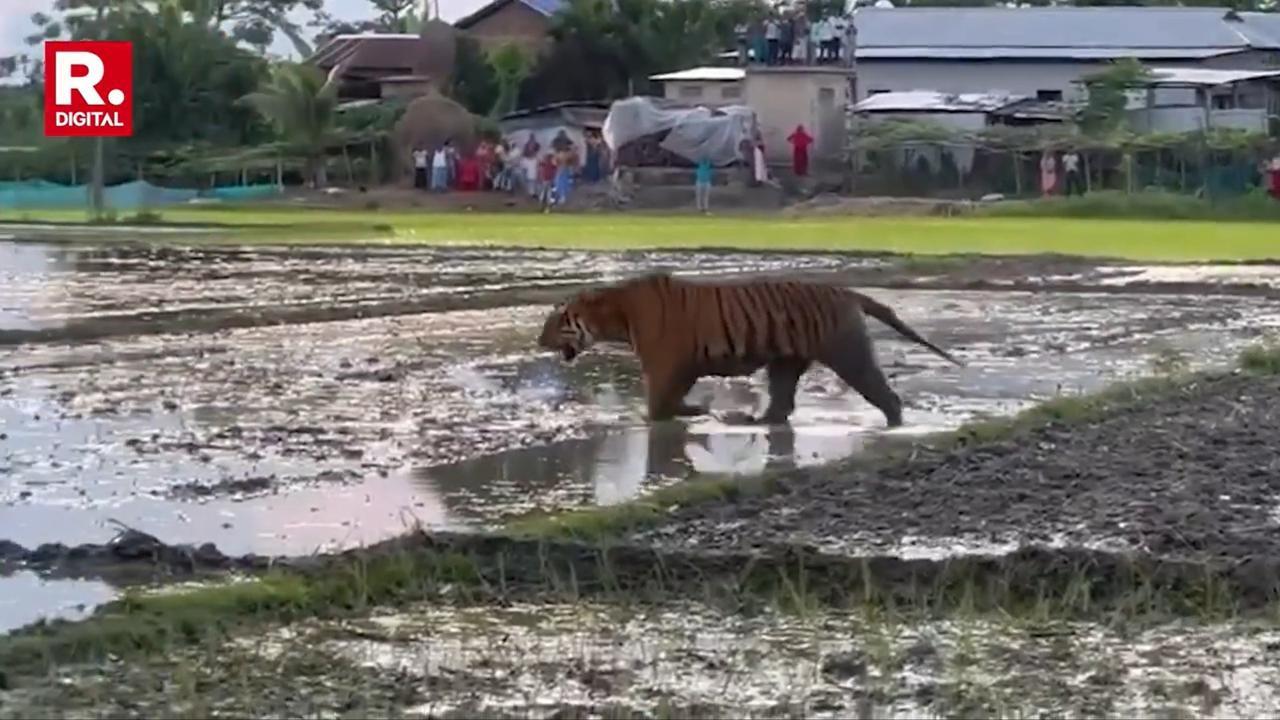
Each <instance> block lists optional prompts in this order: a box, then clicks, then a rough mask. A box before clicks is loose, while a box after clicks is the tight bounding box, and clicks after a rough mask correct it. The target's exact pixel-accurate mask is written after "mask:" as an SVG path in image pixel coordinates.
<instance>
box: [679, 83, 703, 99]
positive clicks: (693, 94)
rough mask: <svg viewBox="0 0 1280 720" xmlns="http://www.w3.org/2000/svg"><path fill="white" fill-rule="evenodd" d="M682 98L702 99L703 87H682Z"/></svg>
mask: <svg viewBox="0 0 1280 720" xmlns="http://www.w3.org/2000/svg"><path fill="white" fill-rule="evenodd" d="M680 97H682V98H700V97H702V86H701V85H681V86H680Z"/></svg>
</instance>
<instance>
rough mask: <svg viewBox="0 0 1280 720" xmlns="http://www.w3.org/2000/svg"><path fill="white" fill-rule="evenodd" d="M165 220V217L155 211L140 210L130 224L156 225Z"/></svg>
mask: <svg viewBox="0 0 1280 720" xmlns="http://www.w3.org/2000/svg"><path fill="white" fill-rule="evenodd" d="M163 219H164V216H162V215H161V214H160V213H158V212H156V211H155V210H139V211H138V212H137V213H135V214H134V215H133V216H132V217H130V218H129V222H130V223H134V224H137V225H154V224H155V223H158V222H160V221H161V220H163Z"/></svg>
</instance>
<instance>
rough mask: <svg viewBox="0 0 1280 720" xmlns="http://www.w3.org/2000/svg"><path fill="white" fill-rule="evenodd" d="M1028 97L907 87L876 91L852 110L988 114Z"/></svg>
mask: <svg viewBox="0 0 1280 720" xmlns="http://www.w3.org/2000/svg"><path fill="white" fill-rule="evenodd" d="M1025 99H1026V96H1025V95H1013V94H1008V93H960V94H953V93H943V92H938V91H936V90H907V91H903V92H887V93H876V94H875V95H872V96H870V97H868V98H866V99H865V100H862V101H861V102H859V103H858V104H857V105H854V106H853V111H854V112H969V113H988V112H993V111H995V110H999V109H1000V108H1002V107H1005V106H1006V105H1010V104H1012V103H1015V102H1019V101H1022V100H1025Z"/></svg>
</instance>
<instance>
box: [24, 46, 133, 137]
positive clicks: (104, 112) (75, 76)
mask: <svg viewBox="0 0 1280 720" xmlns="http://www.w3.org/2000/svg"><path fill="white" fill-rule="evenodd" d="M44 66H45V69H46V71H47V72H48V75H47V76H46V78H45V84H44V134H45V135H46V136H49V137H128V136H130V135H132V134H133V43H130V42H115V41H96V40H95V41H61V40H48V41H46V42H45V44H44Z"/></svg>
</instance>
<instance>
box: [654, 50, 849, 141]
mask: <svg viewBox="0 0 1280 720" xmlns="http://www.w3.org/2000/svg"><path fill="white" fill-rule="evenodd" d="M649 79H650V80H654V81H656V82H661V83H662V87H663V96H664V97H666V98H667V99H669V100H674V101H676V102H680V103H684V104H686V105H706V106H707V107H718V106H722V105H747V106H749V107H750V108H751V109H752V110H754V111H755V113H756V121H757V123H758V126H759V129H760V134H761V135H762V136H763V138H764V147H765V155H766V157H768V159H769V160H770V162H783V161H789V160H790V158H791V146H790V145H789V144H788V143H787V136H788V135H790V134H791V132H792V131H793V130H795V129H796V125H804V127H805V130H807V131H808V132H809V134H810V135H812V136H813V138H814V145H813V148H812V154H813V157H814V161H815V162H822V161H823V160H824V159H828V158H836V157H839V156H840V155H841V153H842V152H843V150H844V139H845V134H846V133H845V108H846V107H847V106H848V103H849V102H850V101H851V100H852V95H851V93H852V83H851V79H852V75H851V74H850V72H849V70H848V68H844V67H839V66H832V65H815V66H805V65H788V66H775V67H758V66H750V67H746V68H741V67H700V68H691V69H689V70H682V71H679V72H674V73H664V74H662V75H653V76H651V77H650V78H649Z"/></svg>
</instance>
